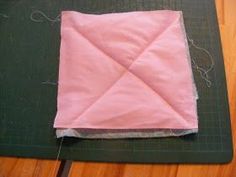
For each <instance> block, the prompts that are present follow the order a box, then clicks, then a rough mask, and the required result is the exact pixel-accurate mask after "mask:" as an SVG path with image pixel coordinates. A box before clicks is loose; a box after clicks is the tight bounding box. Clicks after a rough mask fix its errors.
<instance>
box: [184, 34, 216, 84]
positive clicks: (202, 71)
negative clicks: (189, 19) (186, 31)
mask: <svg viewBox="0 0 236 177" xmlns="http://www.w3.org/2000/svg"><path fill="white" fill-rule="evenodd" d="M187 39H188V41H189V42H190V43H191V45H192V46H193V47H194V48H196V49H198V50H201V51H203V52H205V53H206V54H207V55H208V56H209V58H210V61H211V65H210V67H209V68H208V69H204V68H202V67H200V66H198V65H197V63H196V61H195V59H194V58H191V60H192V62H193V65H194V66H193V67H194V68H195V69H196V70H197V71H198V72H199V74H200V76H201V78H202V79H203V80H205V82H206V85H207V87H211V85H212V82H211V80H210V77H209V72H210V71H211V70H212V69H213V68H214V65H215V63H214V60H213V57H212V55H211V54H210V52H209V51H208V50H206V49H204V48H202V47H199V46H197V45H196V44H195V43H194V41H193V40H192V39H190V38H189V36H188V35H187Z"/></svg>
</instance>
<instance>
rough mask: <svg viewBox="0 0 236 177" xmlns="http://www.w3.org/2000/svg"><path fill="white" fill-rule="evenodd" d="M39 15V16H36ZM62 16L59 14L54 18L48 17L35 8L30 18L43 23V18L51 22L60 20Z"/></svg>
mask: <svg viewBox="0 0 236 177" xmlns="http://www.w3.org/2000/svg"><path fill="white" fill-rule="evenodd" d="M36 16H37V17H36ZM60 17H61V15H58V16H56V17H55V18H54V19H53V18H50V17H48V16H47V15H46V14H45V13H43V12H42V11H40V10H35V11H33V12H32V13H31V15H30V19H31V20H32V21H33V22H37V23H42V22H44V20H43V18H44V19H46V20H48V21H49V22H53V23H54V22H59V21H60Z"/></svg>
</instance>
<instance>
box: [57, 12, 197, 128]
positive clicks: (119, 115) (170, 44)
mask: <svg viewBox="0 0 236 177" xmlns="http://www.w3.org/2000/svg"><path fill="white" fill-rule="evenodd" d="M188 57H189V53H188V46H187V42H186V36H185V31H184V28H183V22H182V13H181V12H180V11H166V10H164V11H149V12H128V13H112V14H104V15H89V14H82V13H79V12H73V11H65V12H63V13H62V23H61V49H60V68H59V85H58V110H57V115H56V119H55V123H54V127H55V128H92V129H153V128H155V129H159V128H160V129H196V128H198V121H197V111H196V98H195V95H194V93H195V87H194V84H193V79H192V70H191V67H190V61H189V58H188Z"/></svg>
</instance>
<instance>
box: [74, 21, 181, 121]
mask: <svg viewBox="0 0 236 177" xmlns="http://www.w3.org/2000/svg"><path fill="white" fill-rule="evenodd" d="M178 19H179V18H177V19H176V20H174V21H173V22H172V23H171V24H169V25H168V28H166V29H165V30H163V31H162V32H161V34H159V33H158V34H157V35H156V37H154V38H153V40H151V41H150V42H149V43H148V44H147V45H146V47H144V48H143V49H142V50H141V52H140V53H139V54H138V55H137V57H136V58H135V59H134V60H133V62H132V63H131V64H130V65H129V67H128V68H127V67H126V66H124V65H123V64H121V63H120V62H118V61H117V60H115V59H114V58H113V57H112V56H110V55H109V54H108V53H106V52H105V51H104V50H102V49H101V48H100V47H98V46H97V45H96V44H95V43H94V42H93V41H92V40H91V39H89V38H88V37H87V36H86V35H85V34H83V33H82V32H81V31H79V30H78V28H74V29H77V30H76V31H77V32H78V33H79V34H80V35H81V36H82V37H83V38H84V39H86V40H87V41H88V42H89V43H90V44H92V45H93V46H94V47H95V48H97V49H98V50H99V51H100V52H102V53H103V54H104V55H105V56H107V57H108V58H110V59H111V60H112V61H115V62H116V63H117V64H119V65H120V66H121V67H123V68H124V69H125V71H124V72H123V73H122V74H121V76H120V77H119V78H118V79H117V80H116V81H115V82H114V83H113V84H112V85H111V86H110V87H109V88H107V89H106V90H105V91H104V92H103V93H102V94H101V95H100V96H99V97H98V98H97V99H96V100H95V101H94V102H93V103H92V104H90V105H89V106H88V107H87V108H86V109H85V110H84V111H82V113H80V115H79V116H81V115H83V114H84V113H85V112H87V110H89V109H90V108H91V107H92V106H93V105H94V104H95V103H96V102H97V101H98V100H100V99H101V98H102V97H103V96H104V95H106V93H107V92H108V91H109V90H110V89H111V88H112V87H113V86H114V85H115V84H116V83H117V82H118V81H119V80H120V79H121V78H122V77H123V76H124V74H125V73H126V72H129V73H130V74H132V75H133V76H134V77H136V78H138V79H139V80H140V81H142V83H144V84H145V85H146V86H147V87H149V88H150V89H151V90H152V91H153V92H155V94H157V95H158V96H159V97H160V98H161V99H162V100H163V101H164V102H165V103H166V104H167V105H168V106H169V107H170V109H172V110H173V111H174V112H176V113H177V114H178V115H179V116H180V117H182V118H183V116H182V115H180V113H179V112H178V111H176V109H175V108H173V106H172V105H171V104H170V103H169V102H168V101H167V100H166V99H164V98H163V97H162V96H161V95H160V94H159V93H158V92H157V91H156V90H155V89H154V88H153V87H151V86H150V85H149V84H147V83H146V82H145V81H143V79H141V78H140V77H138V76H136V75H135V74H134V73H133V72H132V71H130V70H129V68H130V67H131V66H132V65H133V64H134V63H135V61H136V60H137V59H138V58H139V57H140V56H141V55H142V54H143V53H144V52H145V51H146V50H147V49H148V48H149V47H150V46H151V45H152V43H154V42H155V41H156V40H157V39H158V38H159V37H160V36H162V35H163V34H164V33H165V32H166V31H167V29H169V27H170V26H172V24H174V23H175V22H176V21H177V20H178Z"/></svg>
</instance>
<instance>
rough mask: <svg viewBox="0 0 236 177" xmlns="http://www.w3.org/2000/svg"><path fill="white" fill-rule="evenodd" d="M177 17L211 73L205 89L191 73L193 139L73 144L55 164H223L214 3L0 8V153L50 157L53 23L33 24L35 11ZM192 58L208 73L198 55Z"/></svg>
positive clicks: (22, 0)
mask: <svg viewBox="0 0 236 177" xmlns="http://www.w3.org/2000/svg"><path fill="white" fill-rule="evenodd" d="M156 9H173V10H182V11H183V14H184V20H185V25H186V31H187V34H188V35H189V37H190V38H192V39H194V41H195V43H196V44H198V45H199V46H201V47H203V48H205V49H207V50H209V52H210V53H211V55H212V56H213V58H214V62H215V66H214V69H213V70H212V71H211V72H210V77H211V80H212V84H213V85H212V87H210V88H208V87H207V86H206V84H205V82H204V80H202V79H201V77H200V76H199V73H198V72H197V71H196V70H194V78H195V80H196V83H197V89H198V92H199V97H200V99H199V101H198V114H199V127H200V129H199V133H198V134H197V135H188V136H185V137H180V138H150V139H125V140H124V139H123V140H80V139H73V138H68V139H65V140H64V142H63V146H62V150H61V154H60V159H72V160H83V161H110V162H139V163H141V162H150V163H153V162H155V163H160V162H162V163H163V162H167V163H170V162H182V163H209V162H210V163H225V162H229V161H230V160H231V158H232V141H231V128H230V118H229V108H228V101H227V91H226V84H225V72H224V64H223V58H222V51H221V45H220V38H219V30H218V25H217V18H216V11H215V4H214V0H208V1H206V0H176V1H175V0H120V1H119V0H70V1H69V0H57V1H50V0H40V1H39V0H37V1H36V0H17V1H16V0H15V1H12V0H9V1H1V2H0V13H1V14H5V15H7V16H5V17H4V15H1V14H0V84H1V85H0V118H1V119H0V154H1V155H4V156H20V157H38V158H52V159H53V158H54V159H55V158H56V156H57V151H58V146H59V143H60V140H57V139H56V138H55V130H54V129H53V120H54V116H55V113H56V98H57V86H56V85H53V84H51V85H50V84H43V83H44V82H46V81H49V82H57V78H58V77H57V76H58V63H59V46H60V23H59V22H57V23H51V22H47V21H45V22H43V23H35V22H33V21H31V20H30V18H29V17H30V14H31V12H33V11H34V10H41V11H43V12H44V13H45V14H47V15H48V16H49V17H56V16H57V15H58V14H59V13H60V11H62V10H76V11H80V12H87V13H96V14H99V13H109V12H126V11H134V10H156ZM190 52H191V56H192V57H194V58H195V59H196V60H197V63H198V64H199V65H201V66H203V67H206V66H209V64H210V63H209V60H207V57H206V56H204V53H202V52H199V51H196V50H195V49H194V48H191V51H190Z"/></svg>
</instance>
